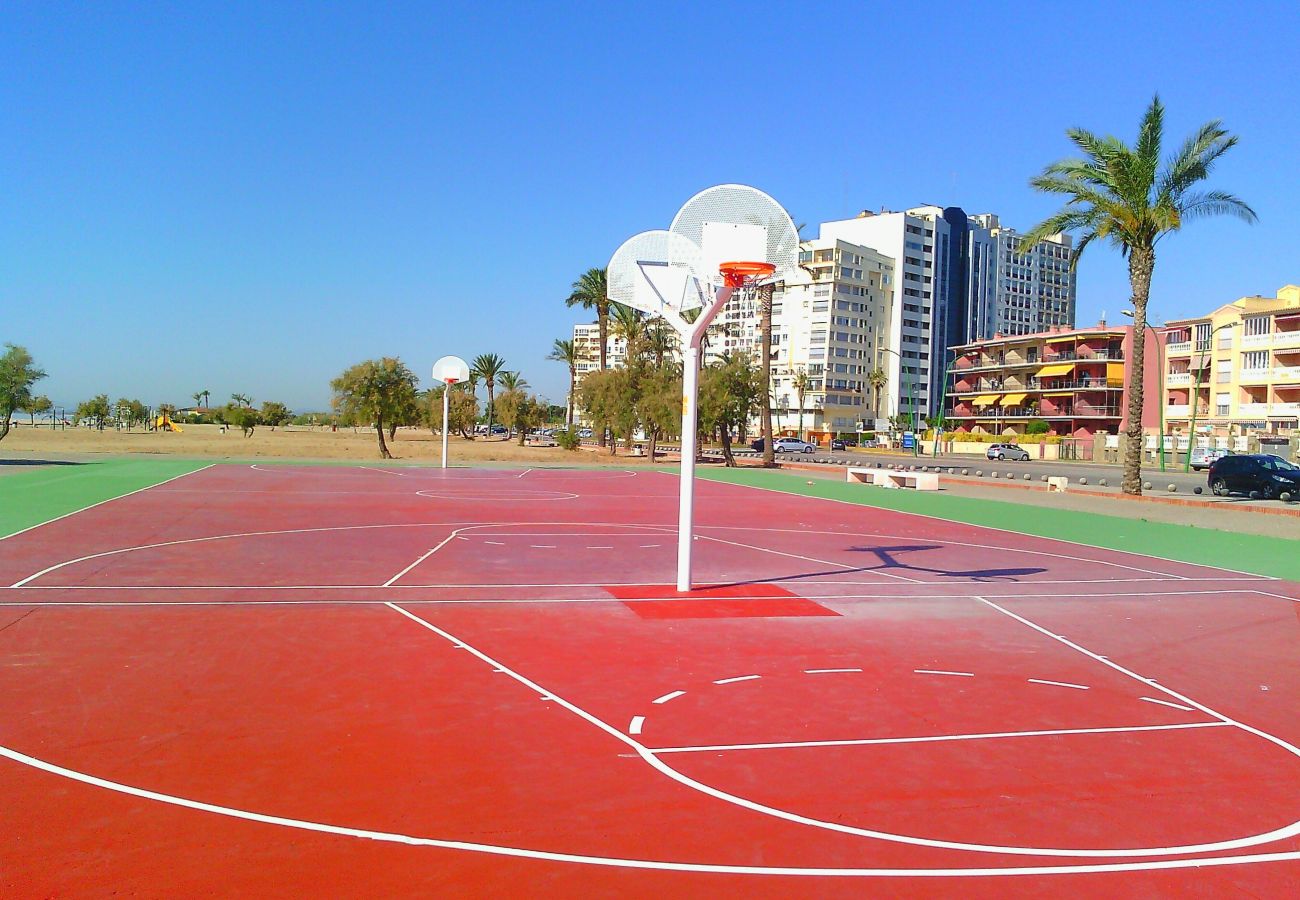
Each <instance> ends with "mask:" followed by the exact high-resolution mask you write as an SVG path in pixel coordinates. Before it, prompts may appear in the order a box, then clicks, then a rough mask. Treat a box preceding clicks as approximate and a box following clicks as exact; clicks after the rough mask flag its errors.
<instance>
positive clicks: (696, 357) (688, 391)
mask: <svg viewBox="0 0 1300 900" xmlns="http://www.w3.org/2000/svg"><path fill="white" fill-rule="evenodd" d="M731 295H732V289H731V288H729V287H721V288H719V289H718V292H717V294H716V296H715V298H714V301H713V305H712V306H710V307H709V308H708V309H706V310H703V311H702V312H701V313H700V317H699V318H698V319H696V320H695V322H694V323H693V324H689V325H688V324H687V323H686V321H685V320H684V319H682V318H680V317H679V316H676V315H674V316H673V317H672V318H669V317H668V316H665V317H664V318H668V320H669V322H671V323H672V324H673V325H674V327H676V328H677V330H678V333H679V334H681V336H682V337H683V338H684V339H685V344H686V347H685V348H684V350H683V353H682V355H683V357H684V359H683V360H682V474H681V483H680V485H679V486H678V504H677V590H678V591H679V592H680V593H686V592H688V591H690V589H691V544H692V542H693V541H694V540H695V524H694V523H695V455H696V451H697V449H698V447H699V435H698V434H697V429H696V420H697V419H698V418H699V417H698V415H697V414H696V410H697V409H698V404H699V393H700V348H701V346H702V345H703V344H704V335H705V333H706V332H707V331H708V330H709V324H710V323H711V322H712V321H713V320H714V318H716V317H717V315H718V313H720V312H722V308H723V307H724V306H726V305H727V301H728V300H730V299H731Z"/></svg>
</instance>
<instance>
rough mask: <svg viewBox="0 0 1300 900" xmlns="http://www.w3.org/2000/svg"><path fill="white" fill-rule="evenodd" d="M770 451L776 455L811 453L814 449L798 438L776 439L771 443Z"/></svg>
mask: <svg viewBox="0 0 1300 900" xmlns="http://www.w3.org/2000/svg"><path fill="white" fill-rule="evenodd" d="M772 449H773V450H775V451H776V452H777V453H812V452H813V450H815V449H816V448H815V447H814V446H813V445H812V444H810V443H808V442H807V441H801V440H799V439H798V438H777V439H776V440H774V441H772Z"/></svg>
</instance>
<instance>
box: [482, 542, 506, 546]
mask: <svg viewBox="0 0 1300 900" xmlns="http://www.w3.org/2000/svg"><path fill="white" fill-rule="evenodd" d="M483 543H485V544H493V545H495V546H497V547H504V546H505V545H506V542H505V541H484V542H483Z"/></svg>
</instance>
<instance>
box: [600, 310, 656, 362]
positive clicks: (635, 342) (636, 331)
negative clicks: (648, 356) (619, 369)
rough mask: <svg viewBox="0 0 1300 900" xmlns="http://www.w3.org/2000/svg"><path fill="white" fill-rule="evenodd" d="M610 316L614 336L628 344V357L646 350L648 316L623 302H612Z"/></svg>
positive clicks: (638, 354)
mask: <svg viewBox="0 0 1300 900" xmlns="http://www.w3.org/2000/svg"><path fill="white" fill-rule="evenodd" d="M609 308H610V318H611V319H612V320H613V321H612V326H613V327H612V330H613V332H614V337H616V338H619V339H621V340H622V341H623V343H624V344H625V345H626V355H627V358H628V359H632V358H633V357H636V356H640V355H641V354H642V353H643V352H644V351H645V346H644V341H645V337H646V327H647V323H646V318H645V316H644V315H643V314H642V313H641V312H639V311H638V310H635V309H633V308H632V307H630V306H624V305H623V304H622V303H615V302H612V301H611V302H610V305H609Z"/></svg>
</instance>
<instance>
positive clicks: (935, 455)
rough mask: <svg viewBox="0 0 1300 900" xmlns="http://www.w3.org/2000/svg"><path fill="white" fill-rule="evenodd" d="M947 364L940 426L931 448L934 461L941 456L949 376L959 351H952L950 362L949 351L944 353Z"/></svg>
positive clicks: (941, 401) (940, 403)
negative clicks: (940, 439)
mask: <svg viewBox="0 0 1300 900" xmlns="http://www.w3.org/2000/svg"><path fill="white" fill-rule="evenodd" d="M943 355H944V359H945V364H944V367H943V389H942V390H941V391H940V392H939V426H938V427H937V428H935V430H934V446H933V447H931V448H930V451H931V452H930V457H931V458H932V459H934V458H938V456H939V436H940V435H942V434H943V423H944V413H945V412H946V410H947V408H948V400H947V397H948V376H949V374H951V373H952V364H953V363H955V362H956V361H957V351H956V350H954V351H952V359H951V360H948V359H947V357H948V351H946V350H945V351H944V354H943Z"/></svg>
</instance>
